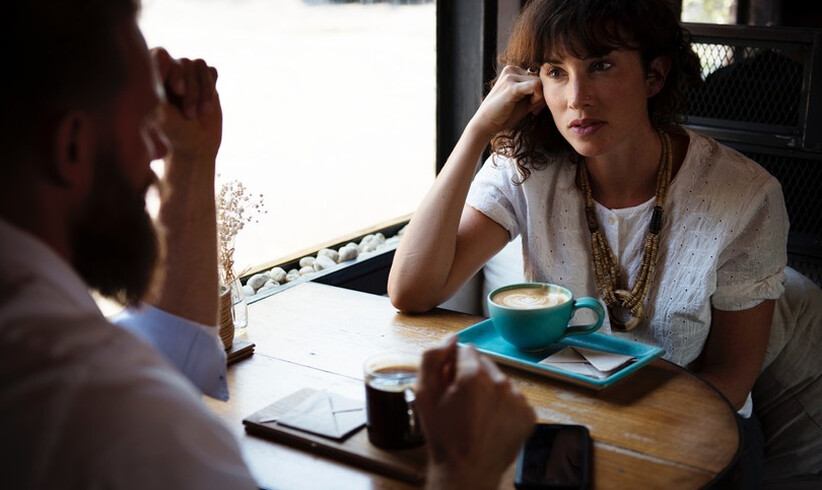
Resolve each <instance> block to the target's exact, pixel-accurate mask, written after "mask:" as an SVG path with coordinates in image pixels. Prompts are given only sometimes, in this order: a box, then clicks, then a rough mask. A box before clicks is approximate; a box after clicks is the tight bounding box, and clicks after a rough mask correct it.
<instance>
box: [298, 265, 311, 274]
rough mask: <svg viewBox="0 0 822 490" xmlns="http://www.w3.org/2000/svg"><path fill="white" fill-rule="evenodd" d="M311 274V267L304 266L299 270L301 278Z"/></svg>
mask: <svg viewBox="0 0 822 490" xmlns="http://www.w3.org/2000/svg"><path fill="white" fill-rule="evenodd" d="M313 273H314V267H311V266H305V267H303V268H301V269H300V275H301V276H307V275H309V274H313Z"/></svg>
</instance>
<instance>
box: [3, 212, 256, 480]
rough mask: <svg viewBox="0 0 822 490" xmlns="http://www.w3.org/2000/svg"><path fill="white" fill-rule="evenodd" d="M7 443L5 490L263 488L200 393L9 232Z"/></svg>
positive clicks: (61, 265)
mask: <svg viewBox="0 0 822 490" xmlns="http://www.w3.org/2000/svg"><path fill="white" fill-rule="evenodd" d="M0 434H2V436H0V461H2V465H3V467H4V468H7V469H8V468H13V470H12V471H4V472H3V475H2V477H3V481H2V484H3V487H4V488H21V489H27V488H38V489H39V488H48V489H64V488H66V489H68V488H82V489H94V488H117V489H152V488H175V489H181V488H192V489H194V488H196V489H212V488H213V489H218V488H219V489H226V488H248V489H251V488H255V487H256V485H255V483H254V481H253V479H252V478H251V475H250V474H249V472H248V469H247V468H246V466H245V464H244V462H243V460H242V457H241V455H240V449H239V446H238V444H237V441H236V440H235V439H234V437H233V435H232V434H231V432H229V431H228V430H227V428H226V427H225V426H224V425H223V424H222V422H221V421H220V420H219V419H218V418H217V417H216V416H215V415H214V414H212V413H211V412H210V411H209V410H208V409H207V408H206V407H205V406H204V405H203V404H202V402H201V400H200V399H199V393H198V392H197V390H196V389H195V388H194V386H193V385H191V383H190V382H189V381H188V380H186V379H185V378H183V377H182V376H181V375H180V374H179V373H178V372H177V371H176V370H175V369H174V368H172V367H171V366H170V365H169V364H168V363H167V362H166V361H165V360H164V359H162V358H161V357H160V355H158V354H157V353H156V352H155V351H154V350H153V349H152V348H151V347H149V346H148V345H147V344H145V343H144V342H143V341H141V340H139V339H138V338H136V337H135V336H134V335H132V334H131V333H129V332H128V331H125V330H123V329H120V328H116V327H114V326H112V325H111V324H110V323H108V322H107V321H106V319H105V318H104V317H103V315H102V313H101V312H100V310H99V309H98V308H97V305H96V303H95V302H94V300H93V299H92V298H91V296H90V295H89V293H88V290H87V287H86V285H85V284H84V283H83V281H82V280H81V279H80V278H79V277H78V276H77V275H76V273H75V272H74V271H73V270H72V268H71V267H70V266H69V265H68V264H67V263H66V262H65V261H63V260H62V259H61V258H60V257H59V256H58V255H57V254H55V253H54V252H53V251H52V250H51V249H50V248H48V247H47V246H46V245H45V244H43V243H42V242H40V241H39V240H37V239H35V238H33V237H31V236H29V235H27V234H26V233H23V232H21V231H20V230H17V229H16V228H13V227H12V226H10V225H8V224H6V223H4V222H3V221H1V220H0Z"/></svg>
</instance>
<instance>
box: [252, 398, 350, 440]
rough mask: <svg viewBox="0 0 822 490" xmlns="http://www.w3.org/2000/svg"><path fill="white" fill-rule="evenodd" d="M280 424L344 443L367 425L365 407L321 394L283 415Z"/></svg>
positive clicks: (345, 399)
mask: <svg viewBox="0 0 822 490" xmlns="http://www.w3.org/2000/svg"><path fill="white" fill-rule="evenodd" d="M275 421H276V422H277V423H278V424H280V425H285V426H288V427H292V428H294V429H299V430H302V431H305V432H311V433H312V434H317V435H321V436H324V437H328V438H331V439H336V440H343V439H345V438H346V437H348V436H349V435H350V434H352V433H354V432H355V431H356V430H357V429H359V428H360V427H362V426H363V425H365V403H364V402H362V401H357V400H352V399H350V398H346V397H344V396H342V395H339V394H337V393H331V392H328V391H318V392H316V393H314V394H313V395H311V396H309V397H308V398H306V399H305V400H303V401H302V402H301V403H300V404H298V405H297V406H295V407H294V408H292V409H291V410H289V411H288V412H286V413H284V414H283V415H282V416H281V417H279V418H277V419H276V420H263V421H261V422H263V423H265V422H275Z"/></svg>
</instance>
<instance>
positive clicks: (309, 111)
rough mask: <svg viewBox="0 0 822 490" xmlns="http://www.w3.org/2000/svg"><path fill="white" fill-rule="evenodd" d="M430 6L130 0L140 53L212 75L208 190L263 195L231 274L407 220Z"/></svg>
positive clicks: (428, 131) (416, 169)
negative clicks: (200, 64) (213, 164)
mask: <svg viewBox="0 0 822 490" xmlns="http://www.w3.org/2000/svg"><path fill="white" fill-rule="evenodd" d="M435 14H436V7H435V4H434V3H433V1H432V0H417V1H413V0H403V1H399V0H394V1H391V2H379V1H374V0H362V1H361V2H356V1H354V2H352V1H350V0H349V1H342V0H338V1H335V2H330V1H321V0H279V1H271V0H218V1H211V2H202V1H199V0H144V2H143V12H142V14H141V18H140V26H141V28H142V30H143V33H144V35H145V37H146V40H147V42H148V44H149V46H163V47H166V48H167V49H168V50H169V52H170V53H171V54H172V56H178V57H181V56H185V57H189V58H194V57H201V58H204V59H205V60H207V61H208V62H209V63H210V64H212V65H214V66H215V67H217V69H218V71H219V73H220V75H219V81H218V89H219V91H220V96H221V101H222V104H223V112H224V123H223V143H222V146H221V149H220V154H219V156H218V161H217V172H218V174H219V177H218V185H219V184H220V183H221V182H227V181H230V180H235V179H236V180H239V181H241V182H242V183H243V184H244V185H245V186H246V187H247V188H248V190H249V192H250V193H251V194H255V195H256V194H263V196H264V203H265V209H266V210H267V214H266V215H264V216H262V217H261V218H260V219H259V222H258V223H252V224H249V225H247V226H246V227H245V228H244V229H243V230H242V231H241V232H240V234H239V235H238V237H237V243H236V254H235V259H236V263H237V271H238V272H241V271H242V270H244V269H248V268H254V267H258V266H260V265H262V264H265V263H271V262H272V261H276V260H277V259H279V258H281V257H285V256H288V255H291V254H294V253H296V252H297V251H299V250H304V249H308V248H311V247H312V246H315V245H317V244H319V243H322V242H328V241H329V240H333V239H335V238H336V237H340V236H343V235H347V234H351V233H354V232H356V231H357V230H361V229H365V228H368V227H371V226H373V225H375V224H377V223H380V222H385V221H387V220H392V219H396V218H399V217H402V216H405V215H408V214H410V213H411V212H412V211H413V210H414V209H415V208H416V206H417V205H418V204H419V202H420V201H421V199H422V197H423V195H424V193H425V192H426V191H427V190H428V188H429V186H430V184H431V182H432V181H433V178H434V172H435V123H436V74H435V70H436V15H435Z"/></svg>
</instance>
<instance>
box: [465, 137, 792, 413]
mask: <svg viewBox="0 0 822 490" xmlns="http://www.w3.org/2000/svg"><path fill="white" fill-rule="evenodd" d="M688 136H689V138H690V144H689V148H688V152H687V155H686V157H685V160H684V162H683V164H682V167H681V168H680V170H679V172H678V173H677V174H676V177H675V178H674V180H673V182H672V183H671V185H670V188H669V191H668V197H667V199H666V202H665V208H664V209H665V218H664V223H663V228H662V234H661V239H660V244H659V263H658V265H657V268H656V273H655V277H654V278H653V282H652V284H651V287H650V291H649V298H648V301H647V303H646V306H645V312H646V318H647V320H646V321H645V322H644V323H643V325H641V326H639V327H637V328H636V329H635V330H632V331H631V332H627V333H619V332H611V333H612V334H613V335H618V336H620V337H624V338H628V339H631V340H636V341H640V342H644V343H648V344H652V345H656V346H659V347H662V348H664V349H665V356H664V357H665V358H666V359H668V360H670V361H672V362H675V363H676V364H679V365H681V366H685V365H687V364H689V363H690V362H692V361H693V360H695V359H696V358H697V356H698V355H699V354H700V353H701V352H702V349H703V347H704V345H705V340H706V339H707V337H708V332H709V330H710V326H711V307H712V306H713V307H715V308H717V309H719V310H727V311H736V310H744V309H748V308H752V307H754V306H756V305H757V304H759V303H761V302H762V301H764V300H766V299H777V298H779V296H780V295H781V294H782V292H783V285H782V283H783V281H784V272H783V269H784V267H785V265H786V263H787V250H786V243H787V233H788V218H787V212H786V211H785V203H784V199H783V197H782V189H781V186H780V184H779V182H778V181H777V180H776V179H775V178H774V177H773V176H771V175H770V174H768V173H767V172H766V171H765V170H764V169H763V168H762V167H761V166H759V165H757V164H756V163H755V162H753V161H751V160H750V159H748V158H746V157H745V156H744V155H742V154H740V153H737V152H735V151H734V150H732V149H730V148H728V147H726V146H723V145H720V144H719V143H717V142H716V141H714V140H713V139H710V138H708V137H705V136H703V135H700V134H698V133H695V132H693V131H688ZM493 159H494V158H493V157H492V159H489V161H488V162H486V163H485V165H484V166H483V168H482V169H481V170H480V171H479V173H478V174H477V176H476V177H475V179H474V182H473V183H472V185H471V190H470V192H469V195H468V200H467V203H468V204H469V205H470V206H472V207H474V208H476V209H477V210H478V211H480V212H482V213H483V214H485V215H486V216H488V217H489V218H491V219H492V220H494V221H495V222H497V223H499V224H500V225H501V226H502V227H503V228H505V229H506V230H508V232H509V234H510V236H511V238H514V237H516V236H518V235H521V236H522V248H523V261H524V276H525V278H526V279H527V280H533V281H546V282H556V283H559V284H562V285H565V286H566V287H568V288H569V289H571V291H573V293H574V295H575V296H577V297H581V296H593V297H597V298H598V297H599V294H598V291H597V287H596V279H595V276H594V271H593V264H592V260H591V244H590V233H589V231H588V227H587V224H586V219H585V211H584V205H583V203H584V197H583V195H582V192H581V191H580V190H579V188H578V187H577V186H576V183H575V176H576V165H574V164H572V163H570V162H569V161H568V158H567V157H566V156H560V157H557V159H556V161H553V162H551V163H550V164H549V165H548V166H547V168H545V169H543V170H537V171H532V172H531V176H530V178H528V179H527V180H526V181H525V182H524V183H523V184H522V185H515V184H514V183H512V180H511V179H512V177H516V176H517V172H516V168H515V164H514V162H513V161H511V160H509V159H507V158H504V157H500V156H496V157H495V159H496V164H494V163H493V161H492V160H493ZM653 205H654V201H653V199H652V200H650V201H648V202H646V203H643V204H640V205H639V206H635V207H632V208H626V209H614V210H611V209H607V208H605V207H604V206H602V205H599V204H597V206H596V211H597V215H598V220H599V224H600V226H601V228H602V229H603V232H604V235H605V237H606V239H607V240H608V243H609V245H610V246H611V248H612V250H613V251H614V254H615V255H616V256H617V257H618V259H619V262H620V264H621V267H622V270H623V274H625V272H626V271H627V275H628V277H629V281H628V284H630V285H631V286H632V285H633V284H634V282H635V277H636V274H637V272H638V270H639V265H640V261H641V258H642V246H643V244H644V241H645V234H646V233H647V230H648V225H649V222H650V217H651V210H652V209H653ZM602 332H603V333H607V332H610V324H609V322H608V320H607V318H606V323H605V325H604V326H603V328H602ZM749 409H750V407H748V409H747V410H745V412H747V413H749V412H750V410H749Z"/></svg>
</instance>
